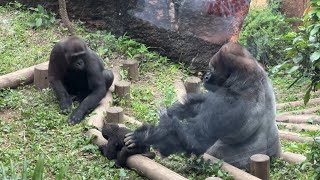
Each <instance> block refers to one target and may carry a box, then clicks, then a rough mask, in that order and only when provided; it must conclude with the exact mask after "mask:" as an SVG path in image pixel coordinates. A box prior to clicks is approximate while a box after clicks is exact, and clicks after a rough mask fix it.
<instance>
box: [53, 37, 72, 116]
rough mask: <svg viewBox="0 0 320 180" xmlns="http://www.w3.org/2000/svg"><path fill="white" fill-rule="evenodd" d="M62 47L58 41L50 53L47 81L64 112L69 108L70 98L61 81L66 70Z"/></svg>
mask: <svg viewBox="0 0 320 180" xmlns="http://www.w3.org/2000/svg"><path fill="white" fill-rule="evenodd" d="M62 48H63V47H62V46H61V45H60V43H57V44H56V45H55V46H54V47H53V49H52V52H51V54H50V61H49V67H50V68H49V82H50V86H51V87H52V89H53V91H54V93H55V95H56V96H57V98H58V101H59V105H60V110H61V113H63V114H66V113H68V111H69V110H70V107H71V104H72V100H71V97H70V95H69V93H68V91H67V90H66V88H65V87H64V85H63V83H62V78H63V76H64V74H65V72H66V68H65V66H63V64H64V63H66V60H65V57H64V55H63V54H64V52H63V49H62ZM53 60H54V61H53Z"/></svg>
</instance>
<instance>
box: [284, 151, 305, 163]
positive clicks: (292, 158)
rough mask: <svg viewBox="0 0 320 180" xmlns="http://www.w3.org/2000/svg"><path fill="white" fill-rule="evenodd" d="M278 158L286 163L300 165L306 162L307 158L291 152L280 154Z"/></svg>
mask: <svg viewBox="0 0 320 180" xmlns="http://www.w3.org/2000/svg"><path fill="white" fill-rule="evenodd" d="M280 157H281V158H282V159H283V160H285V161H287V162H293V163H302V162H304V161H305V160H307V157H305V156H304V155H301V154H296V153H292V152H282V153H281V155H280Z"/></svg>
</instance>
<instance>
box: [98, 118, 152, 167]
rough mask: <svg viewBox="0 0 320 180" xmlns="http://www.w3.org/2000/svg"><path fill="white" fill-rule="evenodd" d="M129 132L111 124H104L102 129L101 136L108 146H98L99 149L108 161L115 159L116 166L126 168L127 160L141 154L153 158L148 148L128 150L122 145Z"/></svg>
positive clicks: (141, 147) (139, 147)
mask: <svg viewBox="0 0 320 180" xmlns="http://www.w3.org/2000/svg"><path fill="white" fill-rule="evenodd" d="M130 132H132V131H131V130H130V129H128V128H125V127H119V125H118V124H113V123H108V124H106V125H105V126H104V127H103V129H102V135H103V137H104V138H106V139H107V140H108V144H106V145H102V146H99V149H100V151H101V153H102V155H103V156H105V157H107V158H108V159H109V160H113V159H116V165H117V166H120V167H124V166H126V161H127V158H128V157H129V156H131V155H134V154H142V155H144V156H146V157H148V158H151V159H153V158H154V157H155V154H154V153H153V152H150V146H145V145H142V146H136V147H135V148H131V149H128V148H127V147H126V146H125V144H124V137H125V135H126V134H127V133H130Z"/></svg>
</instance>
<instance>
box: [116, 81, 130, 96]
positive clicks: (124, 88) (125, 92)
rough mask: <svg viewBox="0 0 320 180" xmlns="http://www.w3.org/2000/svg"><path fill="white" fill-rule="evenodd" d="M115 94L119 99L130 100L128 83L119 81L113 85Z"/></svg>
mask: <svg viewBox="0 0 320 180" xmlns="http://www.w3.org/2000/svg"><path fill="white" fill-rule="evenodd" d="M115 93H116V94H117V96H119V97H120V98H124V99H130V82H127V81H119V82H117V83H116V84H115Z"/></svg>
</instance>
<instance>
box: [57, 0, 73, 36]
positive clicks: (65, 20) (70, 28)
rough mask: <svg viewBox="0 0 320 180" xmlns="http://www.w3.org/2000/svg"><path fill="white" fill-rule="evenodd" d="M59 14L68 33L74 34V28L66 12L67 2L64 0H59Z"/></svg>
mask: <svg viewBox="0 0 320 180" xmlns="http://www.w3.org/2000/svg"><path fill="white" fill-rule="evenodd" d="M59 14H60V16H61V20H62V22H63V24H64V25H65V26H66V27H67V28H68V31H69V32H70V34H72V35H74V34H75V29H74V27H73V24H72V23H71V22H70V20H69V16H68V12H67V4H66V1H65V0H59Z"/></svg>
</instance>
